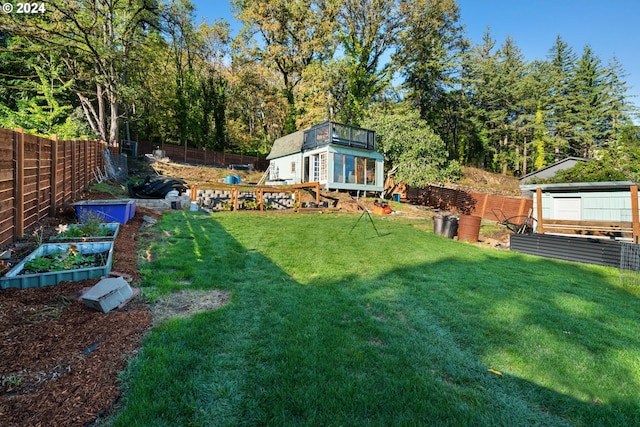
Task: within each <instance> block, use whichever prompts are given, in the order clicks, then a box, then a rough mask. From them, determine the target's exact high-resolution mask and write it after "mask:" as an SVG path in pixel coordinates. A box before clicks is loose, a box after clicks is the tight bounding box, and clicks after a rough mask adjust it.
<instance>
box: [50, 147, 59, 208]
mask: <svg viewBox="0 0 640 427" xmlns="http://www.w3.org/2000/svg"><path fill="white" fill-rule="evenodd" d="M50 161H51V178H50V180H51V182H50V185H49V187H50V188H51V194H50V195H49V216H52V217H54V216H56V208H57V206H56V194H58V185H57V182H58V137H57V136H56V135H51V158H50Z"/></svg>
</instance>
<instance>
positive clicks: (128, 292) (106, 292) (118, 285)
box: [82, 277, 133, 313]
mask: <svg viewBox="0 0 640 427" xmlns="http://www.w3.org/2000/svg"><path fill="white" fill-rule="evenodd" d="M132 296H133V290H132V289H131V287H130V286H129V284H128V283H127V281H126V280H124V279H123V278H122V277H109V278H106V279H102V280H100V281H99V282H98V283H96V285H95V286H94V287H92V288H91V289H89V291H88V292H87V293H85V294H84V295H82V302H84V304H85V305H86V306H87V307H89V308H93V309H94V310H98V311H102V312H103V313H108V312H109V311H111V310H113V309H114V308H116V307H117V306H119V305H120V304H122V303H123V302H125V301H126V300H128V299H129V298H131V297H132Z"/></svg>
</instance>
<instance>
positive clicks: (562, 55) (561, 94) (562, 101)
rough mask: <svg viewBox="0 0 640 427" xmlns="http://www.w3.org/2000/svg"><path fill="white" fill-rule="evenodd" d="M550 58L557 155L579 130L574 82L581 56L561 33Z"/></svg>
mask: <svg viewBox="0 0 640 427" xmlns="http://www.w3.org/2000/svg"><path fill="white" fill-rule="evenodd" d="M547 59H548V61H549V63H550V70H549V74H550V77H551V79H550V80H551V82H553V84H552V85H551V87H550V88H549V96H550V102H549V107H548V108H549V112H548V115H547V120H548V123H549V131H550V136H551V139H552V143H553V145H554V151H555V153H554V154H555V156H556V157H557V156H558V155H566V154H567V153H568V152H569V140H570V139H571V138H572V137H573V133H574V131H575V129H574V126H573V124H572V117H571V115H572V111H573V108H574V107H573V106H574V100H573V98H572V95H573V94H572V91H571V81H572V79H573V74H574V72H575V67H576V60H577V59H576V56H575V54H574V53H573V49H571V48H570V47H569V45H567V43H565V42H564V41H563V40H562V38H561V37H560V36H558V37H556V42H555V44H554V45H553V46H552V47H551V49H550V51H549V54H548V55H547ZM556 160H557V159H556Z"/></svg>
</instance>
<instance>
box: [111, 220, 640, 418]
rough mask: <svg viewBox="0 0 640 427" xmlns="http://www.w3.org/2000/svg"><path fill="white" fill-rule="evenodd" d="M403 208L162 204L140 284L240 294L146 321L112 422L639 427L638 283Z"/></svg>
mask: <svg viewBox="0 0 640 427" xmlns="http://www.w3.org/2000/svg"><path fill="white" fill-rule="evenodd" d="M396 218H397V217H395V216H393V218H382V217H377V216H376V217H375V224H376V226H377V228H378V230H379V232H380V234H381V235H382V237H377V236H376V233H375V231H374V230H373V228H372V227H371V224H370V223H365V222H363V221H361V222H360V223H358V225H357V227H356V228H355V229H354V230H353V233H352V234H349V231H350V229H351V228H352V226H353V225H354V224H355V222H356V220H357V219H358V216H354V215H347V214H319V213H314V214H278V213H264V214H260V213H258V214H257V213H240V212H238V213H235V212H229V213H219V214H214V215H206V214H198V213H180V212H174V213H169V214H165V216H164V218H163V220H162V221H161V223H160V224H159V225H158V226H157V227H158V228H159V230H158V231H162V234H159V237H158V239H157V240H156V241H155V243H154V245H153V247H152V252H153V254H154V256H155V261H153V262H151V263H148V264H146V265H145V266H144V267H143V269H144V288H143V290H144V292H145V293H146V295H148V296H149V297H150V298H153V297H154V295H155V296H157V295H161V294H166V293H168V292H171V291H174V290H179V289H184V288H185V286H186V287H188V288H190V289H208V288H209V289H224V290H228V291H230V292H231V294H232V297H231V302H230V303H229V304H228V305H227V306H225V307H223V308H221V309H219V310H217V311H212V312H202V313H199V314H196V315H194V316H192V317H191V318H188V319H174V320H171V321H168V322H166V323H163V324H162V325H160V326H158V327H156V328H154V329H153V331H152V333H151V334H150V336H149V337H148V338H147V339H146V341H145V344H144V348H143V350H142V351H141V352H140V353H139V355H138V357H137V358H136V359H135V360H134V361H133V362H132V364H131V366H130V368H129V370H128V371H127V372H126V373H124V374H123V375H122V381H123V387H124V388H125V396H124V399H123V409H122V412H121V413H120V414H119V415H118V418H117V419H116V420H115V424H116V425H120V426H133V425H144V426H159V425H163V426H166V425H180V426H183V425H189V426H209V425H228V426H240V425H246V426H257V425H310V426H318V425H322V426H348V425H350V426H366V425H371V426H391V425H393V426H398V425H407V426H415V425H504V426H514V425H545V426H549V425H585V426H586V425H589V426H590V425H611V426H620V425H640V393H639V390H640V334H639V333H638V332H639V331H638V320H639V319H640V299H639V296H640V291H638V289H637V288H622V287H620V285H619V284H618V282H619V277H618V271H617V270H616V269H611V268H605V267H598V266H590V265H581V264H575V263H566V262H559V261H553V260H547V259H541V258H535V257H530V256H525V255H521V254H516V253H511V252H507V251H496V250H492V249H483V248H478V247H476V246H473V245H469V244H465V243H459V242H456V241H453V240H448V239H445V238H442V237H438V236H435V235H434V234H433V233H431V232H430V231H429V223H426V222H423V223H422V224H421V225H422V227H416V226H414V224H413V223H415V222H416V221H415V220H414V221H412V222H413V223H412V222H410V221H408V220H400V219H396ZM185 282H186V283H191V284H190V285H180V284H178V283H185ZM490 370H493V371H495V372H492V371H490Z"/></svg>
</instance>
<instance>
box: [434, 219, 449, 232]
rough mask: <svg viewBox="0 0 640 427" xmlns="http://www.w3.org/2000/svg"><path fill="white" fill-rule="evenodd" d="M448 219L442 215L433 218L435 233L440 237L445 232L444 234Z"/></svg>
mask: <svg viewBox="0 0 640 427" xmlns="http://www.w3.org/2000/svg"><path fill="white" fill-rule="evenodd" d="M447 218H448V217H447V216H446V215H445V216H443V215H440V214H437V215H435V216H434V217H433V233H434V234H436V235H438V236H442V234H443V232H444V221H445V220H446V219H447Z"/></svg>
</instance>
